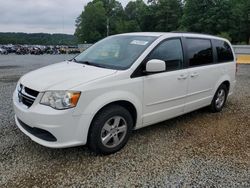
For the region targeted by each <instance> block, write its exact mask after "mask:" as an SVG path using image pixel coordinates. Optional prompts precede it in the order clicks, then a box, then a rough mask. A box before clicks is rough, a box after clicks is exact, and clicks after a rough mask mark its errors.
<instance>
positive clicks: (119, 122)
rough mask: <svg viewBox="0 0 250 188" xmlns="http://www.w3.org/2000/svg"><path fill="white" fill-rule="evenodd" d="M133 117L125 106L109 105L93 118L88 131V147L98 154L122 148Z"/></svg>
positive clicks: (126, 139)
mask: <svg viewBox="0 0 250 188" xmlns="http://www.w3.org/2000/svg"><path fill="white" fill-rule="evenodd" d="M132 126H133V118H132V116H131V114H130V113H129V111H128V110H127V109H126V108H123V107H122V106H119V105H110V106H108V107H105V108H104V109H103V110H101V111H100V112H99V113H98V114H97V115H96V117H95V118H94V120H93V122H92V124H91V127H90V132H89V137H88V146H89V149H90V150H92V151H93V152H95V153H99V154H106V155H107V154H112V153H115V152H117V151H119V150H120V149H122V148H123V147H124V146H125V145H126V143H127V141H128V139H129V135H130V133H131V130H132Z"/></svg>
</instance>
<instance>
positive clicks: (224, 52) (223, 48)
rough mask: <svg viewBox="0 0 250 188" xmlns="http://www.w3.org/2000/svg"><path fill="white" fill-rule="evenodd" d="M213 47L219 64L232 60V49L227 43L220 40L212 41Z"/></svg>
mask: <svg viewBox="0 0 250 188" xmlns="http://www.w3.org/2000/svg"><path fill="white" fill-rule="evenodd" d="M214 46H215V48H216V52H217V57H218V62H219V63H223V62H229V61H233V60H234V56H233V52H232V49H231V47H230V46H229V44H228V43H227V42H225V41H221V40H214Z"/></svg>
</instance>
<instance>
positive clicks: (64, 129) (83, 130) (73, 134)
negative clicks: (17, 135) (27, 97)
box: [13, 92, 91, 148]
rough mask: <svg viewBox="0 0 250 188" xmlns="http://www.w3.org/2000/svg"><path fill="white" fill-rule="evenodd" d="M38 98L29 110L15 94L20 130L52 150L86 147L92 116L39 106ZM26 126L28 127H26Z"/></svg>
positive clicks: (16, 114) (15, 107)
mask: <svg viewBox="0 0 250 188" xmlns="http://www.w3.org/2000/svg"><path fill="white" fill-rule="evenodd" d="M38 101H40V99H39V96H38V97H37V99H36V101H35V102H34V104H33V105H32V106H31V107H30V108H27V107H25V106H24V105H23V104H21V103H19V101H18V97H17V92H14V94H13V106H14V111H15V122H16V125H17V126H18V128H19V129H20V130H21V131H22V132H23V133H24V134H26V135H27V136H28V137H30V138H31V139H32V140H33V141H35V142H37V143H39V144H41V145H43V146H46V147H50V148H66V147H72V146H78V145H85V144H86V142H87V135H88V134H87V133H88V128H89V125H90V122H91V115H78V116H76V115H73V109H68V110H55V109H52V108H50V107H48V106H44V105H41V104H39V102H38ZM24 125H26V126H28V129H27V127H25V126H24ZM29 128H30V129H35V130H42V131H44V132H47V133H50V134H51V135H53V136H54V137H55V139H54V140H50V139H46V138H44V137H40V136H38V135H36V134H34V132H32V131H29ZM48 140H49V141H48Z"/></svg>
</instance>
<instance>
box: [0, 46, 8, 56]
mask: <svg viewBox="0 0 250 188" xmlns="http://www.w3.org/2000/svg"><path fill="white" fill-rule="evenodd" d="M0 54H3V55H8V51H7V50H5V49H4V48H0Z"/></svg>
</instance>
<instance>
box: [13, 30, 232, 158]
mask: <svg viewBox="0 0 250 188" xmlns="http://www.w3.org/2000/svg"><path fill="white" fill-rule="evenodd" d="M235 72H236V63H235V55H234V53H233V50H232V46H231V44H230V43H229V41H227V40H225V39H223V38H218V37H214V36H209V35H202V34H191V33H129V34H120V35H115V36H110V37H107V38H105V39H103V40H101V41H99V42H97V43H96V44H94V45H93V46H92V47H90V48H89V49H87V50H86V51H84V52H83V53H81V54H80V55H78V56H76V57H75V58H74V59H72V60H69V61H64V62H61V63H57V64H53V65H50V66H47V67H44V68H41V69H38V70H35V71H33V72H30V73H28V74H26V75H24V76H23V77H21V78H20V80H19V81H18V83H17V87H16V89H15V91H14V94H13V103H14V110H15V121H16V124H17V126H18V127H19V129H20V130H21V131H22V132H24V133H25V134H26V135H27V136H29V137H30V138H31V139H32V140H34V141H35V142H37V143H39V144H41V145H43V146H47V147H51V148H63V147H71V146H77V145H88V147H89V148H90V149H91V150H92V151H94V152H96V153H102V154H110V153H114V152H116V151H118V150H120V149H121V148H123V147H124V146H125V144H126V143H127V141H128V139H129V136H130V134H131V131H132V130H135V129H139V128H142V127H145V126H148V125H152V124H155V123H157V122H161V121H164V120H167V119H170V118H173V117H176V116H179V115H182V114H185V113H188V112H191V111H193V110H196V109H199V108H202V107H206V106H210V108H211V111H212V112H219V111H221V110H222V108H223V107H224V105H225V102H226V100H227V97H228V96H229V95H231V94H232V92H233V89H234V86H235V82H236V81H235Z"/></svg>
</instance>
